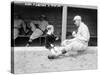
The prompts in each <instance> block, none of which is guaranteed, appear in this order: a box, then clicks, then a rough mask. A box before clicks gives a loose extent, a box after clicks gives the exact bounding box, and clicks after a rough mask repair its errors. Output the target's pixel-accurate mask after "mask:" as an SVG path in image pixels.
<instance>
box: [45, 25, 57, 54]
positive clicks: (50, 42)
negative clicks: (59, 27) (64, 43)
mask: <svg viewBox="0 0 100 75" xmlns="http://www.w3.org/2000/svg"><path fill="white" fill-rule="evenodd" d="M56 40H58V37H57V36H55V35H54V27H53V25H48V26H47V33H46V44H45V47H46V48H47V49H48V50H50V52H51V54H53V55H55V54H56V53H57V49H56V47H55V41H56Z"/></svg>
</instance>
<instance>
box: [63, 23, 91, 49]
mask: <svg viewBox="0 0 100 75" xmlns="http://www.w3.org/2000/svg"><path fill="white" fill-rule="evenodd" d="M73 36H74V37H75V38H74V39H70V40H67V39H66V40H65V41H63V42H62V46H64V47H65V48H66V50H85V49H86V48H87V46H88V41H89V39H90V33H89V30H88V27H87V26H86V25H85V24H84V23H83V22H81V23H80V26H79V27H78V31H77V33H76V34H75V33H74V35H73Z"/></svg>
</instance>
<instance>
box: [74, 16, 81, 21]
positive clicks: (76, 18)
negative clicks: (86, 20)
mask: <svg viewBox="0 0 100 75" xmlns="http://www.w3.org/2000/svg"><path fill="white" fill-rule="evenodd" d="M81 19H82V18H81V16H79V15H76V16H75V17H74V19H73V20H74V21H75V20H81Z"/></svg>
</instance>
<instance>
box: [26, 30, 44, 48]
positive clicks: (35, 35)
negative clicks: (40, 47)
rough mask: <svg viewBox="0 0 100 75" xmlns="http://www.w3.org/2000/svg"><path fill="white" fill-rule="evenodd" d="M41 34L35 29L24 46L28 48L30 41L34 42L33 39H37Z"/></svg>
mask: <svg viewBox="0 0 100 75" xmlns="http://www.w3.org/2000/svg"><path fill="white" fill-rule="evenodd" d="M42 34H43V32H42V31H41V30H39V29H36V30H35V31H34V32H33V33H32V35H31V36H30V39H29V41H28V43H27V45H26V46H29V45H30V44H31V43H32V40H34V39H36V38H39V37H40V36H41V35H42Z"/></svg>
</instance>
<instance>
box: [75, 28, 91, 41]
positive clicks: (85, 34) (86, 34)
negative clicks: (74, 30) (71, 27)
mask: <svg viewBox="0 0 100 75" xmlns="http://www.w3.org/2000/svg"><path fill="white" fill-rule="evenodd" d="M76 38H78V39H80V40H83V41H89V38H90V34H89V30H88V28H87V27H82V28H81V29H80V33H79V34H78V35H77V36H76Z"/></svg>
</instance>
